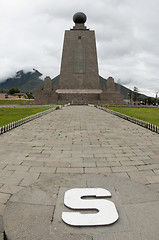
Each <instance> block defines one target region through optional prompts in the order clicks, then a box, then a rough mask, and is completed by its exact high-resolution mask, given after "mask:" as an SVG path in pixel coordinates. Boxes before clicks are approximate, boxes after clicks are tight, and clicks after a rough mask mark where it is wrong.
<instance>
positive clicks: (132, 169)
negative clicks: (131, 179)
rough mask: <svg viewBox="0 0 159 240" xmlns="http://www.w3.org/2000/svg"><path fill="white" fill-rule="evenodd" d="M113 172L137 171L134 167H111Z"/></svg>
mask: <svg viewBox="0 0 159 240" xmlns="http://www.w3.org/2000/svg"><path fill="white" fill-rule="evenodd" d="M111 169H112V171H113V172H134V171H137V168H136V167H135V166H121V167H111Z"/></svg>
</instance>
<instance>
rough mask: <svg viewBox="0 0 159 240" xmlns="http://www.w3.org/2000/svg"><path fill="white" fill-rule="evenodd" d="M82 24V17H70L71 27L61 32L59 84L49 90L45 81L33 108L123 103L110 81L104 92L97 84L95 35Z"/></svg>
mask: <svg viewBox="0 0 159 240" xmlns="http://www.w3.org/2000/svg"><path fill="white" fill-rule="evenodd" d="M86 20H87V17H86V15H85V14H84V13H82V12H77V13H76V14H74V16H73V21H74V23H75V25H74V26H73V28H72V29H70V30H66V31H65V36H64V43H63V52H62V60H61V70H60V76H59V81H58V83H57V84H56V86H55V85H54V87H53V88H52V85H51V82H50V80H51V79H50V80H48V79H49V77H47V78H46V79H45V80H44V88H43V90H41V91H40V92H39V93H37V95H36V96H35V103H36V104H50V103H52V104H57V103H59V104H66V103H71V104H88V103H92V104H99V103H103V104H106V103H118V104H119V103H123V96H122V95H121V94H120V93H119V92H117V91H116V90H115V87H114V80H113V78H109V79H108V81H107V86H108V88H104V87H103V86H102V85H101V84H100V81H99V72H98V61H97V50H96V39H95V32H94V30H89V29H88V28H87V27H86V26H85V22H86Z"/></svg>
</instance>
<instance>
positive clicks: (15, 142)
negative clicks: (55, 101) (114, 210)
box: [0, 106, 159, 216]
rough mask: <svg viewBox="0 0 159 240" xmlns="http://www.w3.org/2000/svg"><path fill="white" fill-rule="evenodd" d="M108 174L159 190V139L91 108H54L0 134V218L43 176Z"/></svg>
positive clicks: (126, 122)
mask: <svg viewBox="0 0 159 240" xmlns="http://www.w3.org/2000/svg"><path fill="white" fill-rule="evenodd" d="M65 173H68V174H69V173H71V174H106V175H111V176H113V175H114V176H119V177H123V178H128V179H131V180H132V181H135V182H139V183H142V184H144V185H147V186H148V187H149V188H150V189H153V190H155V191H158V192H159V135H158V134H156V133H153V132H151V131H149V130H147V129H144V128H142V127H140V126H137V125H135V124H132V123H130V122H128V121H125V120H123V119H120V118H118V117H115V116H113V115H111V114H108V113H106V112H103V111H101V110H99V109H96V108H94V107H88V106H70V107H65V108H63V109H62V110H57V111H55V112H52V113H50V114H48V115H45V116H43V117H41V118H38V119H36V120H34V121H32V122H29V123H27V124H25V125H22V126H20V127H18V128H16V129H14V130H12V131H10V132H8V133H5V134H3V135H1V136H0V215H1V216H2V215H3V213H4V209H5V204H6V203H7V201H8V200H9V199H10V197H11V195H12V194H14V193H16V192H18V191H19V190H21V189H22V188H24V187H26V186H28V185H30V184H32V183H34V182H35V181H37V179H41V178H43V177H45V176H55V175H59V174H65Z"/></svg>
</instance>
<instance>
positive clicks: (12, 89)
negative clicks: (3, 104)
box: [8, 88, 20, 95]
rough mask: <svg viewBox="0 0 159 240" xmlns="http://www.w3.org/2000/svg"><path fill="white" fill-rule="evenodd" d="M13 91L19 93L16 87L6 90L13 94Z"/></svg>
mask: <svg viewBox="0 0 159 240" xmlns="http://www.w3.org/2000/svg"><path fill="white" fill-rule="evenodd" d="M15 93H20V90H19V89H18V88H11V89H9V91H8V94H10V95H14V94H15Z"/></svg>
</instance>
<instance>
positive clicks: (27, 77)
mask: <svg viewBox="0 0 159 240" xmlns="http://www.w3.org/2000/svg"><path fill="white" fill-rule="evenodd" d="M41 76H42V73H40V72H39V71H38V70H36V69H33V72H27V73H25V72H24V71H23V70H20V71H18V72H17V73H16V75H15V76H14V77H12V78H8V79H6V80H5V81H4V82H1V83H0V89H3V90H4V91H5V92H7V91H8V90H9V89H11V88H18V89H20V91H21V92H32V93H35V92H37V91H38V90H40V89H41V88H42V86H43V81H42V80H41V79H40V77H41Z"/></svg>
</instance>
